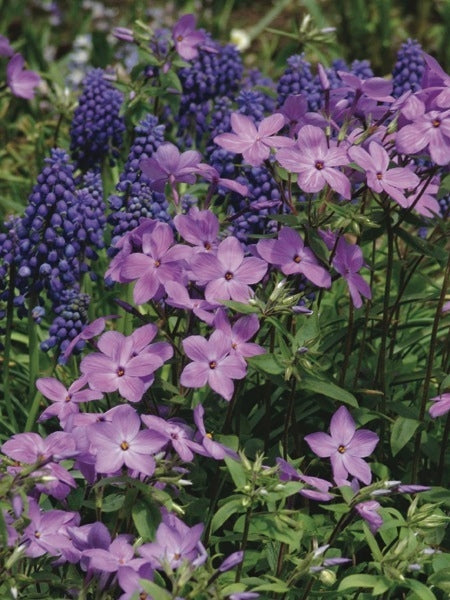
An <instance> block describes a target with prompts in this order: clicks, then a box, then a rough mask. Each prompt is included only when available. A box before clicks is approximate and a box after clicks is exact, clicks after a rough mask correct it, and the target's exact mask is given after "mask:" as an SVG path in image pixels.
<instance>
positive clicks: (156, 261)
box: [153, 260, 161, 269]
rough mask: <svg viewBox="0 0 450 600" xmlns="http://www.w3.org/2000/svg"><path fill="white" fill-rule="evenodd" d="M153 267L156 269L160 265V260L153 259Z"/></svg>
mask: <svg viewBox="0 0 450 600" xmlns="http://www.w3.org/2000/svg"><path fill="white" fill-rule="evenodd" d="M153 266H154V267H155V269H157V268H158V267H159V266H161V261H160V260H155V263H154V265H153Z"/></svg>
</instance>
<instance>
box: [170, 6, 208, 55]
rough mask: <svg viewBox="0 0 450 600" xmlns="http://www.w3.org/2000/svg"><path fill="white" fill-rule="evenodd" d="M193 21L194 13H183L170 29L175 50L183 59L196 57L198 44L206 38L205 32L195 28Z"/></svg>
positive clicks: (194, 20)
mask: <svg viewBox="0 0 450 600" xmlns="http://www.w3.org/2000/svg"><path fill="white" fill-rule="evenodd" d="M195 22H196V19H195V17H194V15H191V14H189V15H183V16H182V17H181V18H180V19H179V20H178V21H177V23H176V24H175V26H174V28H173V30H172V38H173V41H174V43H175V50H176V51H177V52H178V54H179V55H180V56H181V58H184V59H185V60H192V59H193V58H196V57H197V56H198V49H197V48H198V46H200V44H202V43H203V42H205V40H206V35H205V33H204V32H203V31H199V30H196V29H195Z"/></svg>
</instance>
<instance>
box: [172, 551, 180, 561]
mask: <svg viewBox="0 0 450 600" xmlns="http://www.w3.org/2000/svg"><path fill="white" fill-rule="evenodd" d="M173 557H174V559H175V560H180V558H181V554H180V553H179V552H175V554H174V555H173Z"/></svg>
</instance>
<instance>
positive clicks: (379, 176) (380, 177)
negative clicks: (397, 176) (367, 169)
mask: <svg viewBox="0 0 450 600" xmlns="http://www.w3.org/2000/svg"><path fill="white" fill-rule="evenodd" d="M377 179H378V180H379V181H381V180H382V179H383V173H381V172H378V173H377Z"/></svg>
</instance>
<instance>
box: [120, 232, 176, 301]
mask: <svg viewBox="0 0 450 600" xmlns="http://www.w3.org/2000/svg"><path fill="white" fill-rule="evenodd" d="M173 242H174V239H173V233H172V230H171V228H170V227H169V225H167V224H166V223H157V224H156V226H155V227H154V228H153V230H152V232H151V233H144V234H143V235H142V252H135V253H133V254H129V255H128V256H126V257H125V258H124V259H123V262H122V265H121V269H120V273H121V275H122V276H124V277H125V278H126V279H127V280H129V281H132V280H135V279H137V281H136V285H135V287H134V292H133V298H134V301H135V302H136V304H143V303H144V302H147V301H148V300H151V299H152V298H155V297H159V296H162V295H163V293H164V284H165V283H166V282H167V281H179V280H180V279H181V276H182V265H183V263H182V262H180V261H181V260H183V259H184V258H185V256H186V247H185V246H182V245H181V244H176V245H175V246H173Z"/></svg>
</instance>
